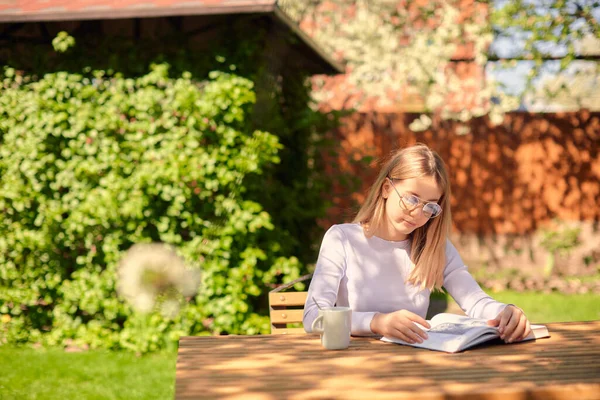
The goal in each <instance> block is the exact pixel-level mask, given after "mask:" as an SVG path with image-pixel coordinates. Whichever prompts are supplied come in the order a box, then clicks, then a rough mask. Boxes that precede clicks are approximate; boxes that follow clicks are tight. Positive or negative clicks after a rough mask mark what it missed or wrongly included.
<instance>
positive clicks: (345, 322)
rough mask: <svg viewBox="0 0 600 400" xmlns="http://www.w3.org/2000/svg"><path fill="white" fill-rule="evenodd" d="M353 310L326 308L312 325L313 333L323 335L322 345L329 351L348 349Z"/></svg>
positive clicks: (321, 310) (320, 311)
mask: <svg viewBox="0 0 600 400" xmlns="http://www.w3.org/2000/svg"><path fill="white" fill-rule="evenodd" d="M351 326H352V310H351V309H350V308H348V307H326V308H323V309H320V310H319V316H318V317H317V318H316V319H315V320H314V321H313V323H312V330H313V332H317V333H320V334H321V344H322V345H323V347H325V348H326V349H328V350H341V349H347V348H348V346H349V345H350V328H351Z"/></svg>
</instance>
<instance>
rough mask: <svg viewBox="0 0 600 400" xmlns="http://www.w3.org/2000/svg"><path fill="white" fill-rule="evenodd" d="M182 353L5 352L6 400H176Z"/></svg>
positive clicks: (1, 353) (2, 390)
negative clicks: (175, 385)
mask: <svg viewBox="0 0 600 400" xmlns="http://www.w3.org/2000/svg"><path fill="white" fill-rule="evenodd" d="M176 357H177V355H176V353H175V352H173V353H161V354H152V355H149V356H144V357H136V356H135V355H134V354H131V353H125V352H106V351H88V352H82V353H65V352H64V351H62V350H60V349H50V350H36V349H31V348H14V347H7V346H4V347H0V399H2V400H9V399H10V400H13V399H14V400H17V399H18V400H29V399H40V400H41V399H44V400H52V399H57V400H58V399H60V400H63V399H64V400H68V399H81V400H87V399H89V400H91V399H98V400H100V399H102V400H109V399H131V400H134V399H172V398H173V395H174V383H175V361H176Z"/></svg>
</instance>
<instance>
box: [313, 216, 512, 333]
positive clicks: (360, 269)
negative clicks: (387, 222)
mask: <svg viewBox="0 0 600 400" xmlns="http://www.w3.org/2000/svg"><path fill="white" fill-rule="evenodd" d="M412 265H413V264H412V262H411V260H410V241H409V240H404V241H400V242H392V241H387V240H384V239H381V238H378V237H376V236H373V237H371V238H367V237H366V236H365V234H364V233H363V228H362V227H361V226H360V225H359V224H341V225H333V226H332V227H331V228H330V229H329V230H328V231H327V233H325V237H324V238H323V242H322V244H321V250H320V252H319V257H318V260H317V265H316V268H315V272H314V274H313V278H312V281H311V284H310V287H309V289H308V297H307V300H306V304H305V306H304V316H303V323H304V329H305V330H306V331H307V332H311V331H312V323H313V321H314V320H315V318H316V317H317V315H318V308H317V305H316V304H315V302H314V300H313V298H314V299H316V300H317V302H318V303H319V306H321V307H332V306H334V305H337V306H345V307H350V308H351V309H352V335H355V336H369V335H373V332H372V331H371V328H370V326H371V320H372V319H373V316H374V315H375V314H376V313H377V312H380V313H390V312H394V311H398V310H402V309H405V310H408V311H411V312H413V313H415V314H417V315H420V316H421V317H423V318H425V316H426V314H427V309H428V307H429V295H430V290H429V289H423V290H421V289H420V288H419V287H418V286H414V285H411V284H409V283H406V281H407V278H408V276H409V274H410V271H411V268H412ZM444 287H445V289H446V290H447V291H448V293H449V294H450V295H451V296H452V297H453V298H454V300H455V301H456V302H457V303H458V305H459V306H460V307H461V308H462V309H463V311H465V313H467V315H469V316H470V317H473V318H484V319H494V318H496V316H497V315H498V314H499V313H500V312H501V311H502V310H503V309H504V307H506V304H503V303H499V302H497V301H495V300H493V299H492V298H491V297H490V296H488V295H487V294H486V293H485V292H484V291H483V290H482V289H481V287H480V286H479V285H478V284H477V282H476V281H475V279H473V277H472V276H471V274H469V272H468V270H467V267H466V266H465V265H464V263H463V262H462V260H461V258H460V255H459V254H458V251H457V250H456V248H455V247H454V246H453V245H452V243H450V241H448V242H447V244H446V267H445V269H444Z"/></svg>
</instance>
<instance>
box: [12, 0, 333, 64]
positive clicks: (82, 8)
mask: <svg viewBox="0 0 600 400" xmlns="http://www.w3.org/2000/svg"><path fill="white" fill-rule="evenodd" d="M217 14H268V15H270V16H271V17H273V18H274V19H275V20H276V21H278V22H279V23H281V24H283V25H284V26H286V28H288V29H289V30H291V31H292V32H293V33H294V34H295V35H296V36H297V37H298V38H299V39H300V40H301V42H302V43H303V44H304V45H306V47H307V48H308V50H309V51H310V52H311V53H313V57H315V58H318V59H320V60H321V61H322V62H320V64H321V65H322V71H319V73H325V74H338V73H341V72H343V71H344V67H343V66H342V65H340V64H339V63H338V62H336V61H335V60H334V59H333V58H332V57H330V56H329V55H328V54H326V53H325V52H324V50H323V49H321V48H320V47H319V46H318V45H317V44H316V43H315V42H314V41H313V39H311V38H310V37H309V36H308V35H306V34H305V33H304V32H303V31H302V30H301V29H300V28H299V27H298V25H297V24H296V23H295V22H294V21H292V20H291V19H290V18H289V17H288V16H287V15H286V14H285V13H284V12H283V11H282V10H281V9H280V8H279V7H278V5H277V0H0V23H7V22H8V23H15V22H45V21H82V20H104V19H124V18H152V17H174V16H195V15H217Z"/></svg>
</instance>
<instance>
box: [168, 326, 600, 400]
mask: <svg viewBox="0 0 600 400" xmlns="http://www.w3.org/2000/svg"><path fill="white" fill-rule="evenodd" d="M547 326H548V329H549V330H550V334H551V338H549V339H540V340H538V341H535V342H525V343H518V344H510V345H505V344H498V343H497V344H494V345H487V346H486V345H483V346H479V347H477V348H474V349H471V350H467V351H465V352H463V353H457V354H446V353H440V352H434V351H429V350H422V349H417V348H413V347H408V346H401V345H397V344H391V343H384V342H381V341H379V340H376V339H367V338H352V340H351V343H350V348H348V349H347V350H338V351H331V350H325V349H323V348H322V347H321V345H320V341H319V337H318V336H315V335H266V336H212V337H209V336H206V337H183V338H181V340H180V342H179V354H178V358H177V373H176V385H175V398H176V399H198V398H211V399H214V398H227V399H280V398H281V399H338V398H339V399H341V398H343V399H366V400H371V399H381V398H384V399H444V400H448V399H493V400H496V399H498V400H499V399H519V400H524V399H544V400H546V399H576V400H585V399H600V321H594V322H577V323H553V324H547Z"/></svg>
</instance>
